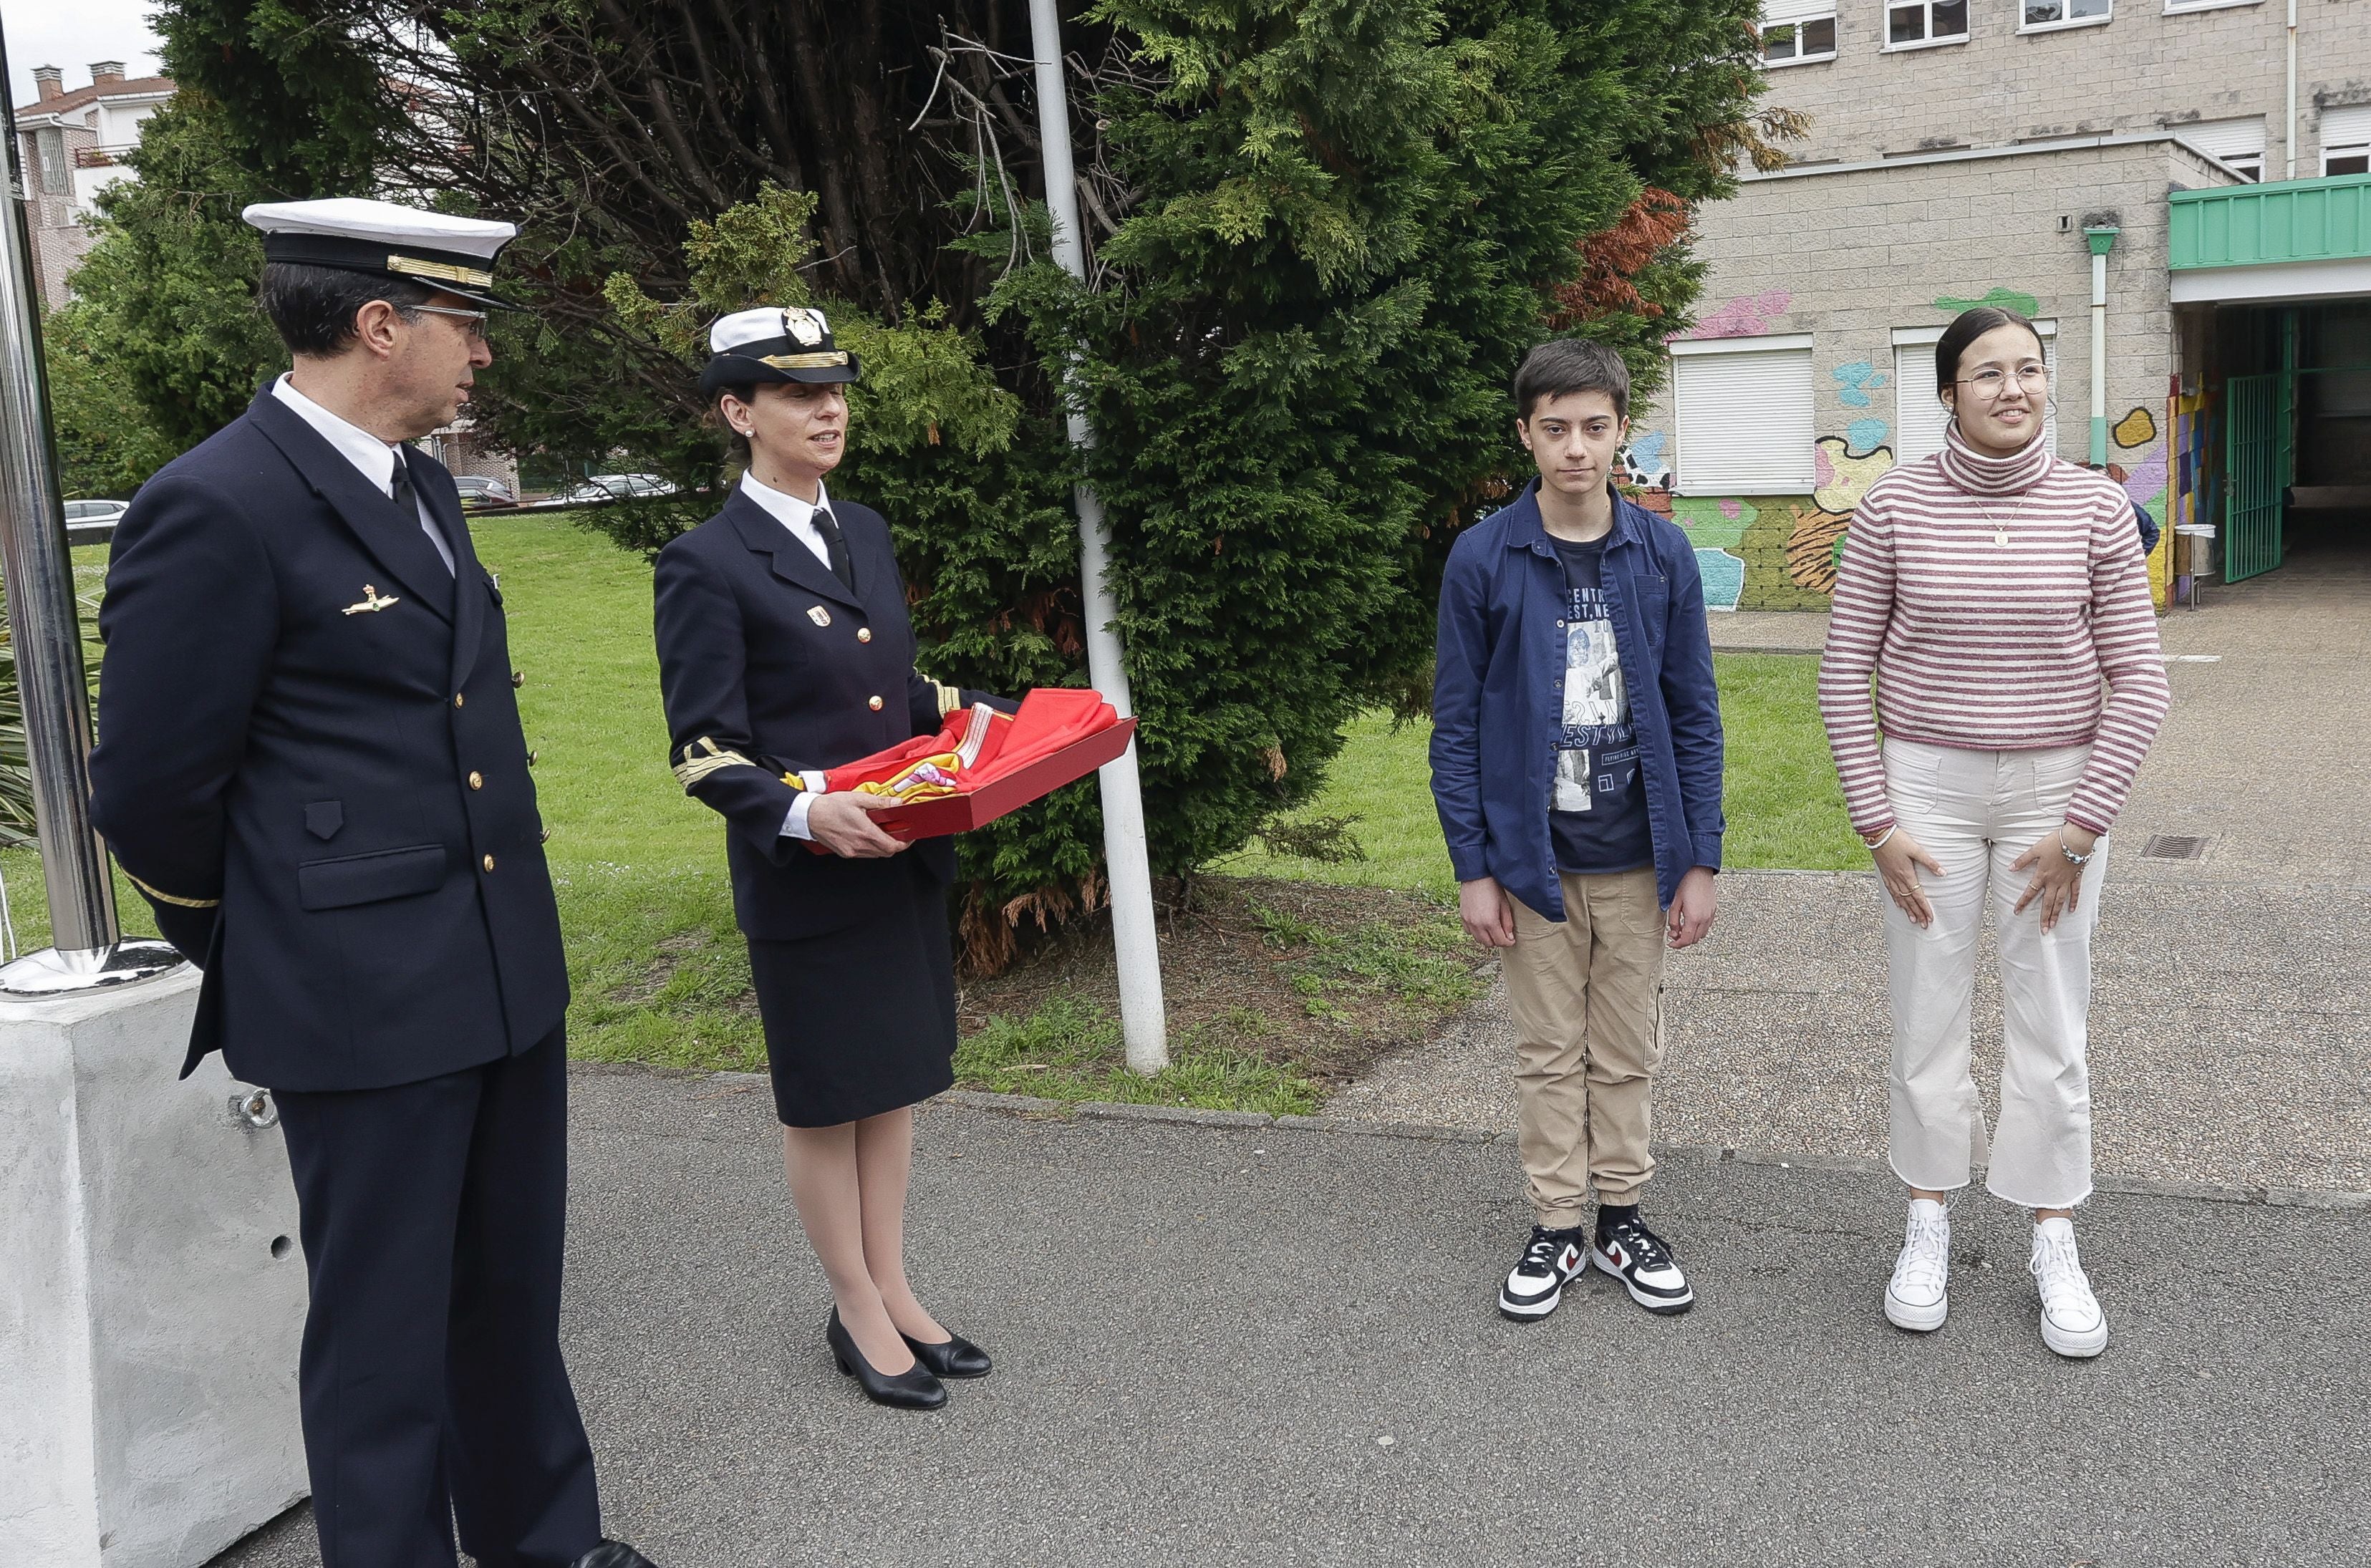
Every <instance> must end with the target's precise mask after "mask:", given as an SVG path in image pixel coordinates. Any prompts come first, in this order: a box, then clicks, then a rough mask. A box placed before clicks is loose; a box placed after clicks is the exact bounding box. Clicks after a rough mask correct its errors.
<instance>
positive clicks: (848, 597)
mask: <svg viewBox="0 0 2371 1568" xmlns="http://www.w3.org/2000/svg"><path fill="white" fill-rule="evenodd" d="M724 512H725V515H727V516H729V517H731V518H732V519H733V525H734V527H735V528H738V529H739V530H740V531H741V541H742V543H744V544H746V545H747V546H748V547H749V548H751V549H753V550H755V551H757V552H758V554H759V555H762V556H764V557H766V558H767V559H769V560H771V561H772V562H773V566H774V575H775V576H776V577H779V578H781V580H782V581H783V582H787V583H789V584H791V585H792V587H794V588H799V589H803V590H804V591H805V592H807V593H809V594H815V595H817V596H818V597H821V598H826V599H829V600H830V601H831V602H832V603H834V604H836V605H847V606H848V607H849V608H850V609H851V610H862V608H864V601H863V599H862V598H861V597H860V596H859V595H858V594H857V593H856V591H855V590H854V589H852V588H850V587H849V586H848V585H847V584H846V583H844V582H841V581H840V580H839V578H837V577H834V576H833V575H832V574H831V568H829V567H827V566H826V565H824V563H823V562H821V561H819V560H817V559H815V551H813V550H811V549H809V548H806V546H805V545H804V544H801V543H800V542H799V540H798V539H797V538H796V537H795V536H792V533H791V531H790V530H789V529H788V528H785V527H783V526H782V525H781V522H780V521H779V520H778V519H777V518H776V517H775V516H774V514H773V513H770V512H768V511H767V510H766V509H765V508H764V507H762V506H760V505H758V503H757V502H754V501H751V500H750V499H749V498H748V497H747V496H746V495H744V494H742V493H741V487H740V486H738V485H735V486H734V487H733V493H732V495H731V496H730V497H728V498H727V499H726V501H725V502H724ZM845 526H846V525H842V527H843V531H844V530H845ZM855 554H856V548H855V545H854V544H853V542H851V543H850V546H849V570H850V572H851V573H859V574H861V573H862V570H863V569H862V567H859V566H857V565H856V564H855Z"/></svg>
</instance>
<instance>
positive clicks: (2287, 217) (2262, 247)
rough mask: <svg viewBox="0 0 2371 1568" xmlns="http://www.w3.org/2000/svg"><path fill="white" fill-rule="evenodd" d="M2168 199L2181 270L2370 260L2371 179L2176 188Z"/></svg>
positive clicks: (2172, 245) (2172, 243)
mask: <svg viewBox="0 0 2371 1568" xmlns="http://www.w3.org/2000/svg"><path fill="white" fill-rule="evenodd" d="M2167 200H2168V204H2169V219H2170V223H2171V229H2172V232H2171V236H2170V239H2169V249H2170V253H2171V254H2170V259H2169V266H2171V268H2172V269H2173V270H2174V271H2177V272H2178V271H2183V270H2184V269H2186V268H2192V267H2247V266H2260V265H2275V264H2278V263H2282V262H2292V263H2293V262H2298V261H2342V260H2349V259H2355V258H2358V257H2371V174H2331V175H2324V176H2322V177H2321V178H2320V179H2284V180H2279V181H2276V182H2274V183H2273V184H2270V185H2226V186H2220V187H2217V188H2216V189H2215V190H2177V191H2175V192H2173V194H2172V195H2171V196H2170V197H2169V198H2168V199H2167Z"/></svg>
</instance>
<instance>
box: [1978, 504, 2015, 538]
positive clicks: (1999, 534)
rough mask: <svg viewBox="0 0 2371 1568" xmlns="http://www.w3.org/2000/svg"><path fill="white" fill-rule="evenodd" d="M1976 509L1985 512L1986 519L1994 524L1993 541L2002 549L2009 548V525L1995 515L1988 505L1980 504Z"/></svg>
mask: <svg viewBox="0 0 2371 1568" xmlns="http://www.w3.org/2000/svg"><path fill="white" fill-rule="evenodd" d="M1976 510H1977V511H1978V512H1981V513H1984V521H1985V522H1987V523H1989V524H1991V525H1993V543H1994V544H1995V545H1998V546H1999V547H2000V548H2002V549H2007V548H2008V525H2007V524H2006V523H2004V522H2002V521H2001V520H2000V519H1999V518H1997V517H1995V516H1994V515H1993V514H1992V512H1991V511H1990V509H1988V508H1986V507H1982V506H1979V507H1978V508H1976Z"/></svg>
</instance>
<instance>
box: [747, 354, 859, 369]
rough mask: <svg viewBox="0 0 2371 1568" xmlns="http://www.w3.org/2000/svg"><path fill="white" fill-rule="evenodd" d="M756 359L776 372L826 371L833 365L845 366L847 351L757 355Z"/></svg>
mask: <svg viewBox="0 0 2371 1568" xmlns="http://www.w3.org/2000/svg"><path fill="white" fill-rule="evenodd" d="M756 358H757V361H758V363H759V364H766V365H771V366H773V367H774V368H775V369H776V370H828V369H830V368H831V367H832V366H834V365H839V364H846V363H848V351H847V350H845V349H834V350H832V351H831V352H829V353H815V354H759V355H758V356H756Z"/></svg>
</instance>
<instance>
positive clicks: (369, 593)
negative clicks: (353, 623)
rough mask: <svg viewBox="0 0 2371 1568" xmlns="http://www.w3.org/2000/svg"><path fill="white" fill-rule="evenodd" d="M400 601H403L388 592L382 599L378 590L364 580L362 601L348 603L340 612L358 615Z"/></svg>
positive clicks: (399, 602)
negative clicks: (354, 603)
mask: <svg viewBox="0 0 2371 1568" xmlns="http://www.w3.org/2000/svg"><path fill="white" fill-rule="evenodd" d="M401 603H403V601H402V600H401V599H399V598H397V597H395V596H394V595H393V594H389V595H388V596H387V597H386V598H384V599H382V598H380V597H379V594H378V590H377V589H376V588H374V587H372V586H371V585H370V584H369V583H367V582H365V583H364V584H363V602H362V603H361V604H359V605H347V606H346V607H345V609H344V611H343V612H341V613H343V614H345V615H350V616H358V615H361V614H362V613H363V612H364V611H365V610H383V609H385V608H387V606H388V605H399V604H401Z"/></svg>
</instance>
